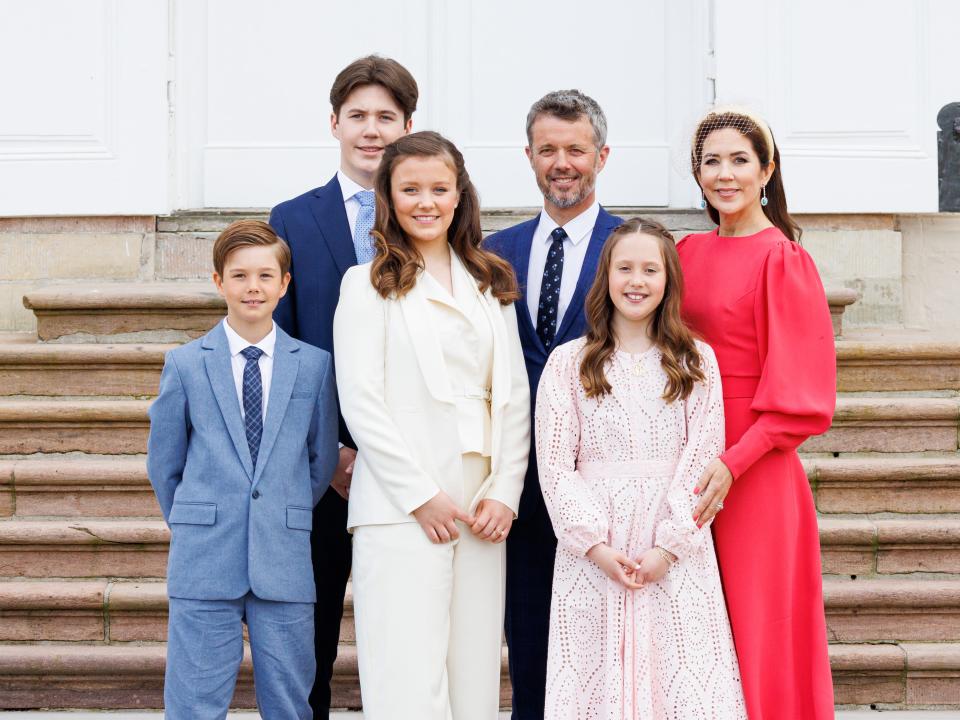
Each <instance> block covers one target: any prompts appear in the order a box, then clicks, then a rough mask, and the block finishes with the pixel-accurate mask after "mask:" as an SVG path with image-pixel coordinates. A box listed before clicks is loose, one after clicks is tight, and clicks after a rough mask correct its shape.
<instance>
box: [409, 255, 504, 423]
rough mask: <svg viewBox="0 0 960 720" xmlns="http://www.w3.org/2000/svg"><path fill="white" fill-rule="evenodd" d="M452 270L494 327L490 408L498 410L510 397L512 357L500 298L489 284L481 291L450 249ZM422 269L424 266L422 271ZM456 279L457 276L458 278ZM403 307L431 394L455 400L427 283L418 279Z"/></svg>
mask: <svg viewBox="0 0 960 720" xmlns="http://www.w3.org/2000/svg"><path fill="white" fill-rule="evenodd" d="M450 258H451V259H450V272H451V273H457V274H458V275H459V276H460V278H459V280H460V282H462V283H463V284H464V285H466V286H467V287H472V288H473V289H474V291H475V292H476V293H477V296H478V297H479V298H480V299H481V300H482V302H481V303H480V304H481V306H482V307H483V310H484V313H485V314H486V316H487V319H488V320H489V321H490V327H491V329H492V330H493V381H492V382H491V387H490V410H491V413H496V412H497V411H498V410H501V409H502V408H503V407H504V406H505V405H506V404H507V401H508V400H509V399H510V358H509V356H508V355H507V348H508V345H507V326H506V324H505V323H504V320H503V312H502V310H501V306H500V301H499V300H497V299H496V298H495V297H494V296H493V293H491V292H490V290H489V288H488V289H487V291H486V292H484V293H481V292H480V289H479V288H478V287H477V281H476V280H475V279H474V278H473V276H472V275H471V274H470V273H469V271H468V270H467V268H466V267H464V265H463V262H462V261H461V260H460V258H459V257H458V256H457V254H456V253H454V252H453V251H451V253H450ZM420 272H421V273H422V272H423V271H422V270H421V271H420ZM455 282H456V280H455ZM399 304H400V311H401V312H402V313H403V319H404V321H405V322H406V324H407V329H408V330H409V331H410V338H411V340H412V344H413V348H414V351H415V352H416V355H417V363H418V364H419V365H420V372H421V373H422V374H423V379H424V381H425V382H426V384H427V388H428V389H429V390H430V394H431V395H432V396H433V397H434V398H436V399H437V400H440V401H441V402H449V403H453V402H454V401H455V399H454V394H453V390H452V389H451V387H450V377H449V375H447V369H446V364H445V363H444V361H443V349H442V348H441V347H440V339H439V338H438V337H437V333H436V331H435V330H434V329H433V325H432V323H431V320H430V319H431V317H432V315H431V313H430V308H429V307H428V301H427V292H426V290H424V283H422V282H417V283H415V284H414V286H413V288H412V289H411V290H410V292H408V293H407V294H406V295H404V296H403V297H402V298H400V303H399Z"/></svg>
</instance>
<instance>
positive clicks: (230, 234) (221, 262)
mask: <svg viewBox="0 0 960 720" xmlns="http://www.w3.org/2000/svg"><path fill="white" fill-rule="evenodd" d="M255 246H264V247H272V248H274V252H275V253H276V255H277V262H278V263H280V273H281V274H282V275H286V274H287V273H288V272H290V246H289V245H287V243H286V242H285V241H284V239H283V238H282V237H280V236H279V235H277V234H276V233H275V232H274V231H273V228H272V227H270V226H269V225H267V224H266V223H265V222H263V221H262V220H236V221H234V222H232V223H230V224H229V225H227V227H226V229H225V230H224V231H223V232H222V233H220V234H219V235H218V236H217V239H216V240H215V241H214V243H213V269H214V270H216V271H217V275H219V276H221V277H223V268H224V266H225V265H226V264H227V257H228V256H229V255H230V253H232V252H233V251H234V250H238V249H240V248H242V247H255Z"/></svg>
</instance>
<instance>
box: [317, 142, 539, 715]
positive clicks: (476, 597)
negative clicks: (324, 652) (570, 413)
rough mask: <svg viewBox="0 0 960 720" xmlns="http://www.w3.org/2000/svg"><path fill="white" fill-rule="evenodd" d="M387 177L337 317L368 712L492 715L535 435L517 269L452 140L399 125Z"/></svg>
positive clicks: (381, 179)
mask: <svg viewBox="0 0 960 720" xmlns="http://www.w3.org/2000/svg"><path fill="white" fill-rule="evenodd" d="M375 190H376V217H377V220H376V224H375V227H374V231H373V235H374V239H375V241H376V246H377V255H376V257H375V259H374V260H373V262H372V263H368V264H364V265H359V266H357V267H354V268H351V269H350V270H349V271H348V272H347V273H346V275H345V276H344V278H343V285H342V287H341V293H340V304H339V306H338V307H337V312H336V317H335V319H334V347H335V359H336V368H337V370H336V372H337V387H338V392H339V397H340V405H341V409H342V412H343V417H344V419H345V420H346V422H347V427H348V428H349V429H350V434H351V435H352V436H353V439H354V440H355V441H356V443H357V448H358V454H357V460H356V464H355V467H354V471H353V482H352V486H351V489H350V505H349V517H348V527H349V528H350V529H351V530H352V531H353V533H354V536H353V598H354V612H355V617H356V629H357V653H358V659H359V666H360V686H361V693H362V697H363V709H364V717H365V718H367V719H368V720H383V719H388V720H451V719H452V720H474V719H476V720H494V719H495V718H496V717H497V710H498V706H499V687H500V643H501V632H502V627H503V609H504V606H503V597H504V565H505V553H504V547H505V546H504V544H503V543H504V540H505V539H506V537H507V535H508V534H509V532H510V526H511V524H512V522H513V519H514V517H515V516H516V511H517V505H518V504H519V500H520V491H521V489H522V486H523V476H524V472H525V470H526V466H527V455H528V452H529V448H530V431H529V427H530V418H529V398H528V393H529V390H528V385H527V377H526V371H525V368H524V363H523V353H522V351H521V348H520V339H519V335H518V332H517V324H516V313H515V312H514V309H513V307H511V304H512V302H513V301H514V300H516V299H517V298H518V297H519V293H518V292H517V285H516V279H515V277H514V275H513V271H512V270H511V268H510V266H509V265H508V264H507V263H506V262H505V261H503V260H501V259H500V258H498V257H497V256H496V255H493V254H491V253H489V252H486V251H485V250H483V249H481V247H480V242H481V239H482V238H481V232H480V205H479V200H478V198H477V193H476V190H475V189H474V187H473V185H472V184H471V182H470V178H469V176H468V175H467V172H466V169H465V168H464V164H463V156H462V155H461V154H460V152H459V151H458V150H457V148H456V147H455V146H454V145H453V143H451V142H450V141H448V140H446V139H445V138H443V137H441V136H440V135H438V134H436V133H432V132H421V133H414V134H412V135H407V136H405V137H402V138H400V139H399V140H397V141H396V142H395V143H393V144H391V145H390V146H388V147H387V148H386V150H385V151H384V155H383V159H382V161H381V163H380V169H379V171H378V175H377V179H376V185H375Z"/></svg>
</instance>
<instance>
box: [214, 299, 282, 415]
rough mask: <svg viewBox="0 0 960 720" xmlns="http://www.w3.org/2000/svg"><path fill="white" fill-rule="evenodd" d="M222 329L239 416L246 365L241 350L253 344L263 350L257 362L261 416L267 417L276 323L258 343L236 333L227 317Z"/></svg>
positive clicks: (241, 413) (241, 410) (241, 406)
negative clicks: (225, 339)
mask: <svg viewBox="0 0 960 720" xmlns="http://www.w3.org/2000/svg"><path fill="white" fill-rule="evenodd" d="M223 331H224V332H225V333H226V334H227V343H228V344H229V345H230V366H231V368H232V369H233V384H234V385H235V386H236V388H237V399H238V400H239V401H240V417H241V418H244V416H245V413H244V412H243V369H244V368H245V367H246V366H247V359H246V358H245V357H244V356H243V355H241V354H240V353H241V351H243V350H246V349H247V348H248V347H250V346H251V345H253V346H254V347H258V348H260V349H261V350H263V354H262V355H261V356H260V359H259V360H258V361H257V363H258V364H259V366H260V382H261V383H262V385H263V418H264V419H266V417H267V401H268V400H269V399H270V379H271V378H272V377H273V347H274V345H276V343H277V324H276V323H274V324H273V327H272V328H271V329H270V332H268V333H267V335H266V337H264V338H263V340H261V341H260V342H258V343H249V342H247V341H246V340H244V339H243V338H242V337H240V336H239V335H237V332H236V330H234V329H233V328H232V327H230V323H228V322H227V319H226V318H224V319H223Z"/></svg>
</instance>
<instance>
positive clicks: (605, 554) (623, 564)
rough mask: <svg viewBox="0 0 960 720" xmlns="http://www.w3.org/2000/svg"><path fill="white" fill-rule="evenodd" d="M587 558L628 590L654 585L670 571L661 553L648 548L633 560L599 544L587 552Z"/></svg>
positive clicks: (624, 554)
mask: <svg viewBox="0 0 960 720" xmlns="http://www.w3.org/2000/svg"><path fill="white" fill-rule="evenodd" d="M587 557H588V558H589V559H590V560H592V561H593V562H594V563H596V565H597V567H599V568H600V569H601V570H603V572H604V573H605V574H606V575H607V577H609V578H610V579H611V580H613V581H615V582H618V583H620V584H621V585H623V586H624V587H625V588H627V589H628V590H640V589H641V588H643V586H644V585H648V584H649V583H655V582H657V581H658V580H660V579H661V578H662V577H663V576H664V575H666V574H667V570H669V569H670V564H669V563H668V562H667V560H666V558H664V556H663V553H662V552H660V551H659V550H657V549H656V548H650V549H649V550H647V551H646V552H644V553H642V554H641V555H640V557H639V558H637V559H636V560H634V559H633V558H631V557H630V556H629V555H627V554H626V553H622V552H620V551H619V550H614V549H613V548H612V547H610V546H609V545H607V544H606V543H600V544H598V545H594V546H593V547H592V548H590V549H589V550H588V551H587Z"/></svg>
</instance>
